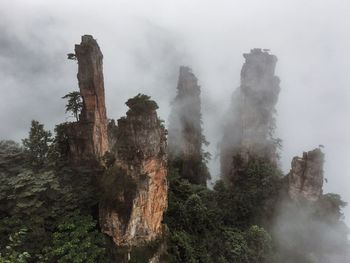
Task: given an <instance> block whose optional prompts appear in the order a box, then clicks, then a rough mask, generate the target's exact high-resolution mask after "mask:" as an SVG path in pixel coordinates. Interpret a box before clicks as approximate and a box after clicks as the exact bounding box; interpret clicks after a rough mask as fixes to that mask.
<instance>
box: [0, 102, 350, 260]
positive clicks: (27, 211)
mask: <svg viewBox="0 0 350 263" xmlns="http://www.w3.org/2000/svg"><path fill="white" fill-rule="evenodd" d="M139 99H141V101H143V99H142V98H139ZM62 136H63V135H62V133H61V132H60V126H58V127H57V128H56V133H55V136H54V137H53V136H52V135H51V133H50V132H49V131H46V130H45V129H44V126H43V125H42V124H40V123H38V122H35V121H33V122H32V127H31V129H30V132H29V136H28V138H27V139H25V140H23V146H21V145H19V144H17V143H15V142H12V141H1V142H0V263H15V262H16V263H18V262H19V263H26V262H42V263H44V262H60V263H61V262H76V263H79V262H110V260H109V259H108V258H109V253H110V251H109V248H108V239H107V238H106V237H105V236H104V235H103V234H102V233H100V230H99V227H98V223H97V221H98V211H97V210H98V209H97V205H98V200H99V198H100V196H99V194H98V193H99V189H97V186H96V185H97V183H96V182H97V181H96V180H97V179H96V178H97V177H98V176H102V174H103V172H104V170H103V169H101V168H96V167H94V166H90V165H89V166H88V165H79V166H78V165H73V166H72V165H71V164H69V163H68V162H67V161H66V160H65V156H64V154H62V151H61V150H62V149H61V147H60V143H61V142H62V140H63V139H64V138H62ZM107 171H108V170H107ZM106 176H108V174H107V175H106ZM168 178H169V206H168V211H167V213H166V215H165V219H164V223H165V224H166V229H167V230H166V231H165V233H166V236H165V239H166V242H165V241H161V242H163V246H164V245H165V244H164V243H166V246H165V247H167V252H166V255H165V257H166V258H167V260H168V261H169V262H174V263H176V262H189V263H192V262H203V263H204V262H208V263H209V262H215V263H216V262H217V263H224V262H227V263H228V262H242V263H245V262H250V263H253V262H257V263H258V262H259V263H261V262H269V263H273V262H276V263H279V262H291V263H295V262H298V263H316V262H317V263H321V262H322V263H326V262H327V263H328V262H329V263H330V262H346V261H342V259H343V258H344V257H343V255H346V253H348V241H347V233H348V230H347V228H346V226H345V224H344V223H343V222H342V213H341V208H342V207H344V206H345V205H346V204H345V203H344V202H343V201H342V200H341V198H340V196H338V195H335V194H326V195H323V196H322V198H321V199H320V200H319V201H317V202H316V203H295V202H291V201H290V200H288V197H287V195H285V194H284V193H285V190H284V181H285V180H284V177H283V176H282V174H281V172H280V171H279V170H278V169H276V168H274V167H272V166H270V165H269V164H268V162H266V161H264V160H262V159H255V160H251V161H250V162H249V163H248V164H247V165H245V166H244V167H243V168H242V169H241V170H240V173H239V174H238V176H237V178H236V179H235V181H234V182H232V185H233V186H229V187H228V186H226V185H225V184H224V183H223V182H222V181H218V182H217V183H216V184H215V186H214V188H213V189H212V190H211V189H208V188H206V187H205V186H201V185H195V184H191V183H189V182H188V181H187V180H184V179H182V178H180V176H179V172H178V170H177V169H176V168H174V167H173V166H171V165H170V167H169V177H168ZM107 183H108V182H107ZM110 185H114V184H110ZM158 245H159V244H158ZM153 250H155V249H153ZM147 251H150V250H149V249H148V250H147V249H143V248H140V249H136V250H134V251H132V254H131V261H130V262H138V263H140V262H145V258H144V257H143V255H144V254H143V253H146V252H147Z"/></svg>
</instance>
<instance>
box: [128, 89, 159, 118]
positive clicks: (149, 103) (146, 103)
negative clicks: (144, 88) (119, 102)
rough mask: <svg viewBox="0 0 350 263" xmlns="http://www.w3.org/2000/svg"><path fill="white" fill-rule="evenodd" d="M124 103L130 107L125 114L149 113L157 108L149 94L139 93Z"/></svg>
mask: <svg viewBox="0 0 350 263" xmlns="http://www.w3.org/2000/svg"><path fill="white" fill-rule="evenodd" d="M125 104H126V105H127V106H128V107H129V108H130V109H129V110H128V112H127V113H126V114H127V115H130V114H143V113H149V112H152V111H155V110H156V109H158V105H157V103H156V102H155V101H154V100H151V97H150V96H147V95H144V94H140V93H139V94H137V95H136V96H135V97H133V98H131V99H129V100H128V101H127V102H126V103H125Z"/></svg>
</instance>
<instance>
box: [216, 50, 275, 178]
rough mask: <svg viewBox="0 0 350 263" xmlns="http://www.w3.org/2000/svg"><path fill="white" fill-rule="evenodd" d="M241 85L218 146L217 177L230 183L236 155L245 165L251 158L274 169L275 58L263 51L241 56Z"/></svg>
mask: <svg viewBox="0 0 350 263" xmlns="http://www.w3.org/2000/svg"><path fill="white" fill-rule="evenodd" d="M243 56H244V58H245V63H244V65H243V68H242V71H241V85H240V87H239V88H238V89H237V90H236V91H235V93H234V96H233V101H232V104H231V108H230V111H229V113H228V115H227V118H226V123H225V125H224V126H225V128H224V136H223V139H222V143H221V176H222V178H223V179H224V180H225V181H226V182H232V180H233V179H234V177H235V173H236V170H237V169H239V167H235V164H234V162H233V157H234V156H237V155H239V157H240V159H241V160H242V161H243V162H244V163H247V162H248V161H249V160H250V158H251V157H254V158H256V157H259V158H264V159H266V160H267V161H269V162H270V163H271V164H274V165H276V164H277V160H278V154H277V146H278V144H279V140H278V139H275V138H274V137H273V136H274V129H275V118H274V115H275V111H276V110H275V105H276V103H277V100H278V95H279V92H280V87H279V82H280V81H279V78H278V77H276V76H275V66H276V62H277V58H276V56H274V55H271V54H269V52H268V51H267V50H261V49H252V50H251V52H250V53H249V54H244V55H243Z"/></svg>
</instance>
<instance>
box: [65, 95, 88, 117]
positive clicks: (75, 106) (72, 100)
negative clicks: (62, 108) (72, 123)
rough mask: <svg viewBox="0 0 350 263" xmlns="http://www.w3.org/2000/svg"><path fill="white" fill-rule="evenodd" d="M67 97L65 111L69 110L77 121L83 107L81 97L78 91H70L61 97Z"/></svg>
mask: <svg viewBox="0 0 350 263" xmlns="http://www.w3.org/2000/svg"><path fill="white" fill-rule="evenodd" d="M62 99H68V102H67V104H66V113H67V112H70V113H72V115H73V116H74V117H75V118H76V120H77V121H79V114H80V112H81V110H82V109H83V99H82V97H81V94H80V92H79V91H72V92H69V93H68V94H66V95H65V96H63V97H62Z"/></svg>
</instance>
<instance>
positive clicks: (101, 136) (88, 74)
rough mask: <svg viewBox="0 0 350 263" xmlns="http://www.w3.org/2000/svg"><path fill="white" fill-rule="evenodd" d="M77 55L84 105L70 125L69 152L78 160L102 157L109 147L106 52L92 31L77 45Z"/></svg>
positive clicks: (68, 132) (68, 133) (68, 130)
mask: <svg viewBox="0 0 350 263" xmlns="http://www.w3.org/2000/svg"><path fill="white" fill-rule="evenodd" d="M75 55H76V58H77V60H78V75H77V77H78V81H79V89H80V94H81V96H82V99H83V109H82V112H81V114H80V116H79V121H78V122H77V123H70V124H69V126H68V127H67V128H68V129H67V135H68V142H69V153H70V155H71V157H72V158H73V159H75V160H84V159H91V158H100V157H102V156H103V155H104V153H105V152H106V151H107V150H108V136H107V124H108V121H107V116H106V105H105V91H104V81H103V65H102V59H103V55H102V53H101V50H100V48H99V46H98V44H97V42H96V40H95V39H94V38H93V37H92V36H90V35H84V36H82V40H81V43H80V44H79V45H75Z"/></svg>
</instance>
